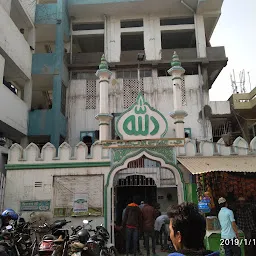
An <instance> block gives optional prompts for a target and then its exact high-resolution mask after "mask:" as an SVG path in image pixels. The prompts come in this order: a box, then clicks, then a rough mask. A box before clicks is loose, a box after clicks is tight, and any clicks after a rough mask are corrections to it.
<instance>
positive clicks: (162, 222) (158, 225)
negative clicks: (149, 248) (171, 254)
mask: <svg viewBox="0 0 256 256" xmlns="http://www.w3.org/2000/svg"><path fill="white" fill-rule="evenodd" d="M169 223H170V219H169V217H168V216H167V215H160V216H159V217H157V218H156V220H155V232H156V240H157V241H159V240H160V245H161V250H162V251H163V250H166V249H167V238H168V231H167V228H166V225H167V224H169ZM162 235H164V243H163V240H162Z"/></svg>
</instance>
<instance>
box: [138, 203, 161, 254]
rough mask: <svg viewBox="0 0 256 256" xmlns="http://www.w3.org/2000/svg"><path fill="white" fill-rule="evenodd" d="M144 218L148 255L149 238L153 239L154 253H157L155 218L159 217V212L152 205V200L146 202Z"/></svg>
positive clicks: (148, 251) (148, 252) (143, 209)
mask: <svg viewBox="0 0 256 256" xmlns="http://www.w3.org/2000/svg"><path fill="white" fill-rule="evenodd" d="M141 211H142V218H143V232H144V239H145V247H146V250H147V256H149V255H150V248H149V238H150V237H151V239H152V253H153V255H156V238H155V229H154V227H155V220H156V217H157V212H156V209H155V208H154V207H152V206H151V205H150V202H148V203H145V205H144V207H143V208H142V210H141Z"/></svg>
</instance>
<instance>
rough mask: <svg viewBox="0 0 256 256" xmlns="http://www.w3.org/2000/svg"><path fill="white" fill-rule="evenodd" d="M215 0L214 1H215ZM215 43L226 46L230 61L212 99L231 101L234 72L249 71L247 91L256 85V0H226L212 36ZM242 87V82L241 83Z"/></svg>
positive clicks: (246, 83)
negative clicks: (232, 74)
mask: <svg viewBox="0 0 256 256" xmlns="http://www.w3.org/2000/svg"><path fill="white" fill-rule="evenodd" d="M213 1H214V0H213ZM210 42H211V46H213V47H214V46H225V51H226V56H227V57H228V64H227V66H226V67H225V68H224V69H223V70H222V72H221V73H220V75H219V76H218V78H217V79H216V80H215V82H214V84H213V86H212V89H211V90H210V100H211V101H223V100H227V99H228V98H229V97H230V96H231V94H232V87H231V79H230V74H231V72H232V73H233V69H234V70H235V75H236V81H237V82H238V81H239V72H240V71H242V70H243V69H244V70H245V86H246V92H249V91H250V85H249V78H248V72H249V74H250V80H251V88H252V89H253V88H254V87H256V0H224V3H223V6H222V14H221V16H220V19H219V21H218V24H217V26H216V28H215V30H214V33H213V35H212V38H211V41H210ZM238 86H239V84H238Z"/></svg>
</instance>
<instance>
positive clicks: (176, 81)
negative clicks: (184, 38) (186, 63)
mask: <svg viewBox="0 0 256 256" xmlns="http://www.w3.org/2000/svg"><path fill="white" fill-rule="evenodd" d="M171 65H172V67H171V68H170V69H169V70H168V73H169V75H171V76H172V83H173V102H174V111H173V112H171V113H170V116H171V117H172V118H173V119H174V124H175V132H176V138H184V137H185V134H184V118H185V117H186V116H187V115H188V114H187V112H186V111H184V110H183V109H182V96H181V81H182V76H183V74H184V73H185V69H184V68H183V67H182V66H181V62H180V59H179V56H178V55H177V53H176V52H174V54H173V56H172V62H171Z"/></svg>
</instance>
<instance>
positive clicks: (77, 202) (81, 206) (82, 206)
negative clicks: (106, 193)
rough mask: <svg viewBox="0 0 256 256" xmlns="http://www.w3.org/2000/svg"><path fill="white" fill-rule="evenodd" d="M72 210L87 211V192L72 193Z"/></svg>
mask: <svg viewBox="0 0 256 256" xmlns="http://www.w3.org/2000/svg"><path fill="white" fill-rule="evenodd" d="M73 212H75V213H76V212H88V194H86V193H83V194H81V193H80V194H75V195H74V201H73Z"/></svg>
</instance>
